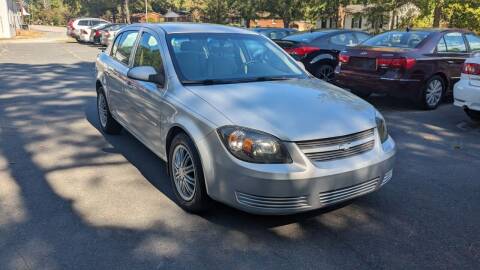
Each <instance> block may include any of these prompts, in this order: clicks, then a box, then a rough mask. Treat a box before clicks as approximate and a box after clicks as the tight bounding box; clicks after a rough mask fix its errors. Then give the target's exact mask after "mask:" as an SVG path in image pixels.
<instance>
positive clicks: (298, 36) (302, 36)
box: [282, 30, 332, 43]
mask: <svg viewBox="0 0 480 270" xmlns="http://www.w3.org/2000/svg"><path fill="white" fill-rule="evenodd" d="M331 32H332V31H328V30H326V31H321V32H300V33H295V34H293V35H290V36H287V37H284V38H282V39H283V40H288V41H294V42H301V43H310V42H312V41H313V40H314V39H316V38H319V37H321V36H324V35H326V34H329V33H331Z"/></svg>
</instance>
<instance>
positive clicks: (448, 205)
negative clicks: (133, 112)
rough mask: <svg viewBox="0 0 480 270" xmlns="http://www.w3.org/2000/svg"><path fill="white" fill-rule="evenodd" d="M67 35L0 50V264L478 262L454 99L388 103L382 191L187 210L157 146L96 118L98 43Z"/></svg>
mask: <svg viewBox="0 0 480 270" xmlns="http://www.w3.org/2000/svg"><path fill="white" fill-rule="evenodd" d="M67 45H68V46H70V47H69V48H70V49H69V50H74V49H78V51H80V52H77V56H78V57H73V56H72V55H71V53H69V52H68V51H65V50H63V49H62V48H63V46H67ZM67 45H65V44H57V45H55V46H57V47H54V48H52V47H50V46H54V45H48V44H36V45H35V46H37V48H38V50H39V51H42V55H41V56H39V59H38V63H30V62H32V61H31V60H28V62H22V61H27V60H22V61H17V62H15V61H14V60H15V59H14V56H11V55H9V56H8V58H5V59H6V60H5V59H3V62H2V58H0V68H1V72H2V75H3V76H1V77H0V269H2V270H3V269H7V270H9V269H172V268H180V269H191V268H201V269H230V268H232V267H231V266H232V265H234V266H235V267H234V268H236V269H259V268H261V269H275V270H276V269H296V268H307V269H332V268H336V269H346V268H350V269H375V268H391V267H389V266H392V265H394V266H396V267H397V268H401V269H419V268H426V267H431V268H432V269H436V268H437V269H438V268H450V269H459V268H472V269H474V266H476V265H478V262H479V261H480V256H479V254H480V253H479V251H480V250H479V249H480V247H479V243H480V238H479V235H478V228H477V227H478V224H480V220H479V216H478V215H476V213H478V211H479V210H480V209H479V206H478V205H479V204H478V203H477V204H474V203H471V202H478V196H477V197H476V193H475V192H473V191H474V190H478V188H479V184H478V179H477V180H476V178H477V177H478V175H473V174H462V173H463V172H464V171H468V170H471V171H473V169H471V168H470V167H469V166H466V165H464V164H466V163H465V162H470V164H471V166H477V167H476V168H478V166H479V165H480V164H479V161H478V153H479V152H480V151H479V150H480V149H479V148H478V147H479V145H478V141H475V140H474V139H473V138H475V136H477V137H476V138H478V133H477V130H476V128H475V127H474V128H472V130H469V131H463V130H460V129H458V128H457V127H456V126H457V125H458V124H459V122H462V121H468V120H465V118H464V115H462V113H463V112H458V113H453V114H451V115H453V118H451V119H447V121H440V120H442V119H440V118H441V117H436V114H435V113H437V112H433V114H429V113H425V112H417V111H410V110H411V109H401V106H397V107H396V106H393V110H395V113H392V112H391V110H392V109H391V108H392V107H389V106H387V108H386V109H385V113H384V114H385V116H386V118H387V120H388V122H389V128H390V132H391V134H392V136H393V137H394V138H396V139H397V143H398V146H399V157H398V159H397V166H396V169H395V170H396V171H395V172H394V178H393V180H392V182H391V183H389V184H388V185H386V186H385V187H384V188H382V189H381V190H380V191H379V192H376V193H373V194H369V195H367V196H365V197H362V198H359V199H356V200H353V201H351V202H347V203H343V204H341V205H338V206H335V207H329V208H327V209H321V210H317V211H313V212H308V213H302V214H297V215H292V216H255V215H250V214H247V213H244V212H241V211H238V210H235V209H232V208H230V207H228V206H224V205H221V204H219V203H214V205H213V209H212V211H211V212H208V213H204V214H202V215H191V214H188V213H186V212H184V211H183V210H182V209H181V208H179V207H178V206H177V205H176V204H175V202H174V201H173V193H172V190H171V184H170V182H169V179H168V177H167V175H166V166H165V163H164V162H163V161H161V159H160V158H158V157H156V156H155V155H154V154H153V153H152V152H151V151H149V150H148V149H147V148H146V147H145V146H143V145H142V144H141V143H140V142H139V141H138V140H136V139H135V138H134V137H133V136H132V135H130V134H129V133H128V132H123V133H122V134H121V135H118V136H109V135H105V134H102V133H101V132H100V131H99V124H98V119H97V116H96V107H95V106H96V104H95V91H94V87H95V84H94V73H93V69H94V66H93V64H92V61H93V59H94V55H95V53H97V52H96V50H95V49H91V48H90V49H88V48H86V47H81V46H80V45H77V44H67ZM22 46H26V45H22ZM22 46H19V47H17V50H19V51H20V52H21V51H27V50H28V48H26V47H22ZM77 46H78V47H77ZM80 48H81V49H80ZM9 50H13V48H12V47H9ZM30 50H31V48H30ZM81 50H83V51H81ZM82 52H84V53H83V54H82ZM2 57H3V56H2ZM79 57H80V58H85V61H81V60H79V59H78V58H79ZM373 101H374V102H372V101H371V100H369V102H372V103H374V105H377V104H375V102H377V103H379V104H380V105H382V104H387V105H388V104H389V102H385V101H382V100H380V101H378V100H373ZM242 102H247V100H246V98H245V100H243V101H242ZM399 107H400V109H398V108H399ZM447 109H448V108H446V107H445V106H443V107H442V108H440V109H439V112H440V113H442V112H443V113H445V112H446V110H447ZM448 110H449V109H448ZM265 113H272V112H265ZM412 115H414V116H415V117H418V118H414V117H412ZM431 115H433V116H431ZM456 145H460V148H458V147H456ZM468 147H471V148H472V149H467V148H468ZM474 157H477V159H474ZM439 161H442V162H444V163H439ZM450 164H457V165H455V166H454V165H450ZM458 164H459V165H458ZM352 166H353V165H352ZM400 168H401V169H400ZM429 168H434V169H429ZM457 175H463V176H462V178H461V179H456V178H455V177H456V176H457ZM453 180H455V181H456V182H455V185H452V181H453ZM446 232H448V233H446ZM394 268H395V267H394Z"/></svg>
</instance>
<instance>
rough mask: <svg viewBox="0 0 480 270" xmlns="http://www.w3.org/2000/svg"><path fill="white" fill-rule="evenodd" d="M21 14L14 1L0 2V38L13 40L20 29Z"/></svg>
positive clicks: (4, 0)
mask: <svg viewBox="0 0 480 270" xmlns="http://www.w3.org/2000/svg"><path fill="white" fill-rule="evenodd" d="M20 25H21V14H20V9H19V8H18V5H17V1H15V0H0V38H13V37H15V36H16V31H17V29H20Z"/></svg>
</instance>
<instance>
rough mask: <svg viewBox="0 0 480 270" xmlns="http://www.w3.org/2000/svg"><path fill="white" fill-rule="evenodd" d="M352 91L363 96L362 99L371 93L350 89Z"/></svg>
mask: <svg viewBox="0 0 480 270" xmlns="http://www.w3.org/2000/svg"><path fill="white" fill-rule="evenodd" d="M352 93H353V94H355V95H356V96H358V97H361V98H363V99H366V98H369V97H370V96H371V95H372V93H371V92H366V91H358V90H352Z"/></svg>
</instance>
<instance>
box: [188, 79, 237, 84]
mask: <svg viewBox="0 0 480 270" xmlns="http://www.w3.org/2000/svg"><path fill="white" fill-rule="evenodd" d="M235 82H236V81H233V80H218V79H207V80H184V81H182V84H184V85H195V84H199V85H212V84H226V83H235Z"/></svg>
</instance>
